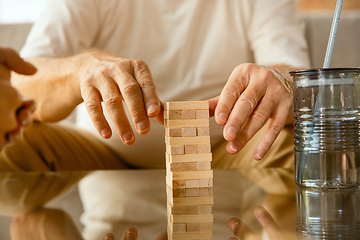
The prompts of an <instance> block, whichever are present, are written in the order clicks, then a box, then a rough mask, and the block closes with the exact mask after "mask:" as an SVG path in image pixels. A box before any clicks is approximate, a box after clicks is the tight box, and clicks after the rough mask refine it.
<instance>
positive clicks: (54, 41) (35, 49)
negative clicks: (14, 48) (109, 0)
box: [20, 0, 101, 58]
mask: <svg viewBox="0 0 360 240" xmlns="http://www.w3.org/2000/svg"><path fill="white" fill-rule="evenodd" d="M98 1H99V0H48V1H47V7H46V9H45V11H44V12H43V13H42V14H41V15H40V16H39V18H38V19H37V21H36V22H35V23H34V25H33V27H32V29H31V31H30V34H29V36H28V38H27V40H26V43H25V45H24V47H23V49H22V50H21V52H20V54H21V56H22V57H25V58H28V57H35V56H56V57H64V56H69V55H71V54H74V53H77V52H79V51H81V50H84V49H88V48H91V46H92V44H93V42H94V41H95V40H96V39H95V38H96V35H97V33H98V31H99V28H100V26H101V22H100V15H99V12H98V11H99V10H98Z"/></svg>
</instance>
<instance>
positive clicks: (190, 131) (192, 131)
mask: <svg viewBox="0 0 360 240" xmlns="http://www.w3.org/2000/svg"><path fill="white" fill-rule="evenodd" d="M170 129H171V128H170ZM175 129H177V128H175ZM196 135H197V129H196V128H194V127H191V128H183V129H182V136H183V137H196Z"/></svg>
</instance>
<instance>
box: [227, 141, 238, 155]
mask: <svg viewBox="0 0 360 240" xmlns="http://www.w3.org/2000/svg"><path fill="white" fill-rule="evenodd" d="M229 147H230V149H231V150H233V151H234V152H235V153H237V152H238V151H239V148H240V143H239V142H238V141H233V142H230V144H229Z"/></svg>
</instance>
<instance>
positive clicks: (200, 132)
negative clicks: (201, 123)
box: [196, 127, 210, 136]
mask: <svg viewBox="0 0 360 240" xmlns="http://www.w3.org/2000/svg"><path fill="white" fill-rule="evenodd" d="M209 135H210V130H209V127H198V128H196V136H209Z"/></svg>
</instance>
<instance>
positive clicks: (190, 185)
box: [186, 179, 199, 188]
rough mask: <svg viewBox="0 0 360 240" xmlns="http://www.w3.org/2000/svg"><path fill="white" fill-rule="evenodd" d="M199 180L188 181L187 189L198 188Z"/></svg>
mask: <svg viewBox="0 0 360 240" xmlns="http://www.w3.org/2000/svg"><path fill="white" fill-rule="evenodd" d="M198 187H199V179H191V180H186V188H198Z"/></svg>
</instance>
